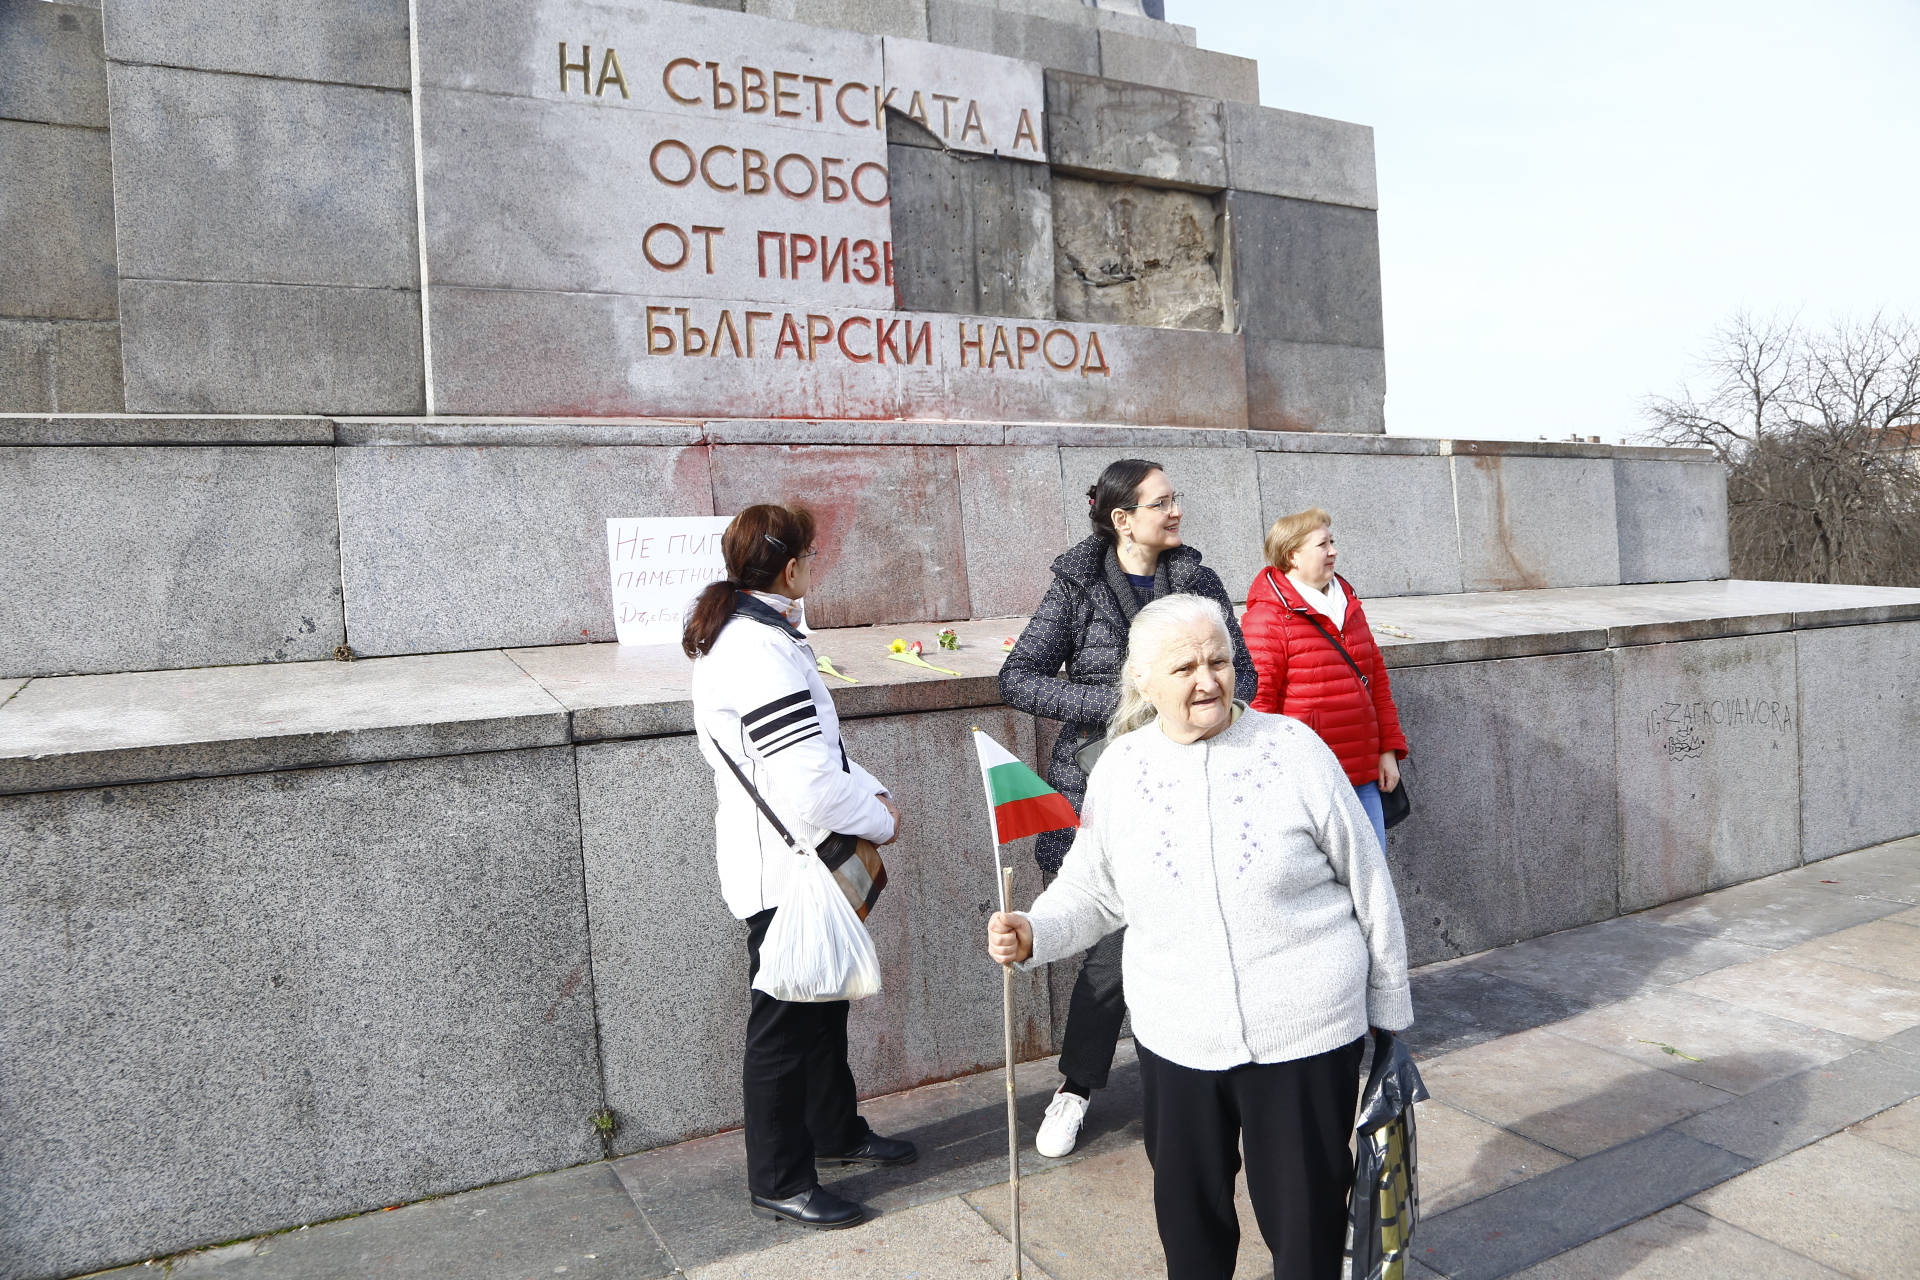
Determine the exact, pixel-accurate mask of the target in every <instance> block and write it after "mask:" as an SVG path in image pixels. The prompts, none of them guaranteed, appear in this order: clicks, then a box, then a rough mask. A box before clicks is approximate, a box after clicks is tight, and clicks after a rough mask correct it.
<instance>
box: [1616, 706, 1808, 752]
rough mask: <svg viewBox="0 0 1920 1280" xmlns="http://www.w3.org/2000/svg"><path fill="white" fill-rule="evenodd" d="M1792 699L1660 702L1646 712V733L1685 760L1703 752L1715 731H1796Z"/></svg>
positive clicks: (1660, 748) (1663, 749) (1778, 733)
mask: <svg viewBox="0 0 1920 1280" xmlns="http://www.w3.org/2000/svg"><path fill="white" fill-rule="evenodd" d="M1793 719H1794V709H1793V704H1792V703H1791V702H1783V701H1781V700H1780V699H1778V698H1770V697H1767V696H1766V695H1764V694H1762V695H1761V696H1759V697H1728V698H1694V699H1690V700H1688V701H1686V702H1661V703H1658V704H1656V705H1655V706H1653V707H1651V708H1650V709H1649V710H1648V711H1647V713H1646V719H1645V725H1644V728H1645V732H1646V736H1647V737H1648V738H1650V739H1652V740H1653V742H1654V746H1655V749H1656V750H1658V751H1659V752H1660V753H1661V754H1662V755H1664V756H1665V757H1666V758H1667V759H1668V760H1672V761H1677V762H1680V763H1686V762H1690V761H1695V760H1698V759H1700V758H1701V757H1702V756H1704V755H1705V754H1706V752H1707V749H1708V747H1709V746H1711V745H1712V742H1713V739H1714V737H1715V735H1716V733H1724V732H1738V733H1765V734H1769V735H1771V736H1773V737H1775V738H1779V737H1782V736H1785V735H1787V734H1790V733H1791V732H1792V731H1793Z"/></svg>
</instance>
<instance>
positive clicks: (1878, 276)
mask: <svg viewBox="0 0 1920 1280" xmlns="http://www.w3.org/2000/svg"><path fill="white" fill-rule="evenodd" d="M1167 8H1168V13H1167V16H1168V18H1170V19H1171V20H1173V21H1175V22H1181V23H1187V24H1189V25H1191V26H1194V27H1197V28H1198V29H1199V41H1200V44H1201V45H1202V46H1204V47H1206V48H1210V49H1219V50H1222V51H1225V52H1229V53H1237V54H1240V55H1242V56H1245V57H1251V58H1256V59H1258V60H1259V63H1260V97H1261V101H1262V102H1264V103H1265V104H1266V105H1267V106H1270V107H1285V108H1287V109H1288V110H1292V111H1306V112H1311V113H1313V114H1315V115H1325V116H1334V117H1337V118H1339V119H1343V120H1355V121H1359V122H1360V123H1363V124H1369V125H1372V126H1373V128H1374V131H1375V134H1374V142H1375V149H1376V155H1377V157H1378V163H1379V170H1380V247H1381V258H1382V270H1383V274H1384V278H1385V290H1386V331H1387V379H1388V393H1387V429H1388V430H1389V431H1390V432H1393V433H1395V434H1404V435H1440V436H1456V437H1471V436H1500V437H1509V438H1522V439H1532V438H1533V437H1535V436H1539V435H1545V436H1547V437H1548V438H1550V439H1565V438H1566V437H1567V436H1568V435H1569V434H1571V433H1578V434H1580V435H1582V436H1587V435H1598V436H1600V437H1602V438H1603V439H1605V440H1607V441H1609V442H1611V441H1615V440H1618V439H1619V438H1620V437H1621V436H1622V435H1626V434H1631V433H1634V432H1637V431H1638V430H1640V429H1641V425H1642V424H1641V422H1640V420H1639V418H1638V416H1637V405H1638V403H1639V401H1640V399H1641V397H1643V396H1644V395H1646V394H1647V393H1649V392H1665V391H1668V390H1671V389H1672V388H1673V387H1674V386H1675V385H1676V384H1677V382H1678V380H1679V379H1680V378H1681V377H1682V376H1683V375H1685V374H1686V373H1687V371H1688V367H1689V363H1690V361H1691V359H1692V358H1693V356H1694V355H1695V354H1696V353H1698V352H1699V351H1700V350H1701V348H1702V346H1703V343H1704V340H1705V338H1706V337H1707V335H1708V334H1709V332H1710V331H1711V330H1712V329H1713V328H1714V327H1715V325H1717V324H1718V323H1719V322H1720V321H1721V320H1722V319H1723V318H1725V317H1726V316H1727V315H1728V314H1729V313H1730V312H1732V311H1733V310H1734V309H1735V308H1738V307H1743V306H1744V307H1747V308H1750V309H1753V310H1757V311H1763V312H1764V311H1773V310H1786V311H1798V312H1800V313H1801V314H1802V315H1803V316H1805V317H1808V318H1816V319H1823V318H1825V317H1827V316H1829V315H1832V314H1834V313H1836V312H1844V311H1852V312H1854V313H1862V312H1870V311H1872V310H1874V309H1875V308H1877V307H1886V308H1888V309H1892V310H1901V311H1906V312H1907V313H1909V314H1911V315H1914V316H1915V318H1916V319H1920V243H1917V242H1920V235H1916V229H1920V76H1916V74H1915V69H1916V68H1917V67H1920V0H1819V2H1817V3H1814V2H1809V3H1802V4H1784V3H1769V2H1766V0H1759V2H1754V0H1748V2H1747V3H1733V2H1732V0H1668V2H1666V3H1652V2H1650V0H1624V2H1623V0H1615V2H1614V3H1609V4H1605V5H1591V4H1589V5H1545V4H1539V3H1532V4H1519V3H1494V2H1488V3H1464V4H1458V3H1456V4H1440V3H1431V2H1430V3H1412V2H1410V0H1344V2H1341V3H1332V2H1327V0H1323V2H1322V3H1318V4H1309V3H1304V2H1302V0H1167Z"/></svg>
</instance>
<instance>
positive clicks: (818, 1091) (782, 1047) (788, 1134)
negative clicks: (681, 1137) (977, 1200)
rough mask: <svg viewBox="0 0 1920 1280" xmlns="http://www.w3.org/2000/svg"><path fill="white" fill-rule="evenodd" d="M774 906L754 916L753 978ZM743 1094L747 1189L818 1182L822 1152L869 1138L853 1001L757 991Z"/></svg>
mask: <svg viewBox="0 0 1920 1280" xmlns="http://www.w3.org/2000/svg"><path fill="white" fill-rule="evenodd" d="M771 923H773V911H772V910H767V911H762V912H760V913H758V914H757V915H753V916H749V917H748V918H747V981H749V982H751V981H753V977H754V975H755V974H757V973H759V972H760V943H761V942H762V941H763V940H764V939H765V938H766V936H767V926H768V925H769V924H771ZM740 1092H741V1096H742V1098H743V1099H744V1101H745V1103H746V1114H747V1187H748V1189H749V1190H751V1191H752V1192H753V1194H755V1195H758V1196H767V1197H770V1198H772V1199H775V1200H786V1199H788V1198H790V1197H793V1196H797V1195H800V1194H801V1193H802V1192H805V1191H810V1190H812V1189H813V1188H814V1187H815V1186H816V1185H818V1183H819V1176H818V1175H817V1174H816V1173H815V1172H814V1167H813V1159H814V1154H815V1152H824V1153H826V1154H828V1155H838V1154H840V1153H842V1152H846V1151H851V1150H853V1149H854V1148H855V1147H857V1146H859V1145H860V1144H861V1143H862V1142H865V1141H866V1140H867V1134H868V1132H869V1130H868V1129H867V1122H866V1121H865V1120H863V1119H861V1118H860V1106H859V1099H858V1098H857V1097H856V1096H855V1094H854V1088H853V1070H852V1068H850V1067H848V1066H847V1002H846V1001H845V1000H831V1001H827V1002H824V1003H821V1004H796V1003H793V1002H790V1001H786V1000H775V999H774V998H773V997H772V996H770V995H768V994H767V993H766V992H764V991H755V992H753V1010H752V1012H750V1013H749V1014H748V1015H747V1053H746V1063H745V1066H744V1067H743V1069H742V1071H741V1077H740Z"/></svg>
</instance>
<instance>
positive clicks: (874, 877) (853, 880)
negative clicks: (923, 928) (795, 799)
mask: <svg viewBox="0 0 1920 1280" xmlns="http://www.w3.org/2000/svg"><path fill="white" fill-rule="evenodd" d="M707 741H709V742H712V743H713V749H714V750H715V751H717V752H719V753H720V758H721V759H722V760H725V761H726V762H727V768H729V769H731V770H733V776H734V777H736V778H738V779H739V780H740V785H741V786H743V787H745V788H746V790H747V794H748V795H750V796H752V797H753V802H754V804H756V805H758V806H759V807H760V812H761V813H762V814H764V815H766V819H767V821H768V822H769V823H771V824H772V825H773V829H774V830H775V831H778V832H779V833H780V838H781V839H782V840H785V841H786V842H787V847H788V848H790V849H792V850H793V851H794V852H795V853H805V852H806V850H804V849H802V848H801V847H800V842H799V841H798V840H795V839H794V838H793V833H792V832H790V831H788V830H787V824H786V823H784V822H782V821H780V818H779V815H777V814H776V813H774V811H773V809H772V807H771V806H770V805H768V804H767V802H766V800H765V798H764V797H762V796H761V794H760V789H759V788H758V787H756V786H754V785H753V783H751V782H749V781H748V780H747V775H746V773H745V772H744V771H743V770H742V769H741V768H740V766H739V765H737V764H735V763H734V762H733V757H732V756H730V755H728V754H727V752H726V748H724V747H722V746H721V745H720V744H719V743H718V742H716V741H714V738H713V735H712V734H708V735H707ZM813 852H814V853H815V854H816V855H818V857H819V859H820V861H822V862H824V863H826V864H827V870H829V871H831V872H833V882H834V883H835V884H837V885H839V886H840V892H841V893H843V894H845V895H846V899H847V904H848V905H849V906H851V907H852V908H853V914H855V915H857V916H859V917H860V919H861V920H863V921H864V920H865V919H866V918H867V912H869V911H871V910H873V904H874V903H876V902H878V901H879V900H880V891H881V890H883V889H885V888H886V887H887V864H886V863H884V862H882V861H881V860H880V850H879V849H877V848H875V847H874V844H873V841H871V840H862V839H861V838H860V837H859V836H850V835H844V834H842V833H840V832H838V831H829V832H827V834H826V835H824V836H821V837H820V843H818V844H816V845H815V846H814V847H813Z"/></svg>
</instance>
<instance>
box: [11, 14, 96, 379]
mask: <svg viewBox="0 0 1920 1280" xmlns="http://www.w3.org/2000/svg"><path fill="white" fill-rule="evenodd" d="M0 66H5V67H6V68H7V73H6V75H5V76H4V77H0V244H4V245H6V246H7V253H6V261H7V266H6V269H5V271H4V272H0V410H14V411H19V412H41V413H56V412H57V413H114V412H119V411H120V410H122V409H124V408H125V407H126V406H125V401H124V399H123V397H122V393H121V372H120V326H119V319H120V308H119V299H118V296H117V291H116V288H115V283H114V281H115V262H116V260H115V256H114V238H113V237H114V208H113V166H112V161H111V158H110V152H109V143H108V129H107V125H108V116H107V71H106V59H105V56H104V55H103V53H102V51H101V36H100V10H99V7H98V5H97V4H95V5H87V4H48V3H45V2H44V0H0Z"/></svg>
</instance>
